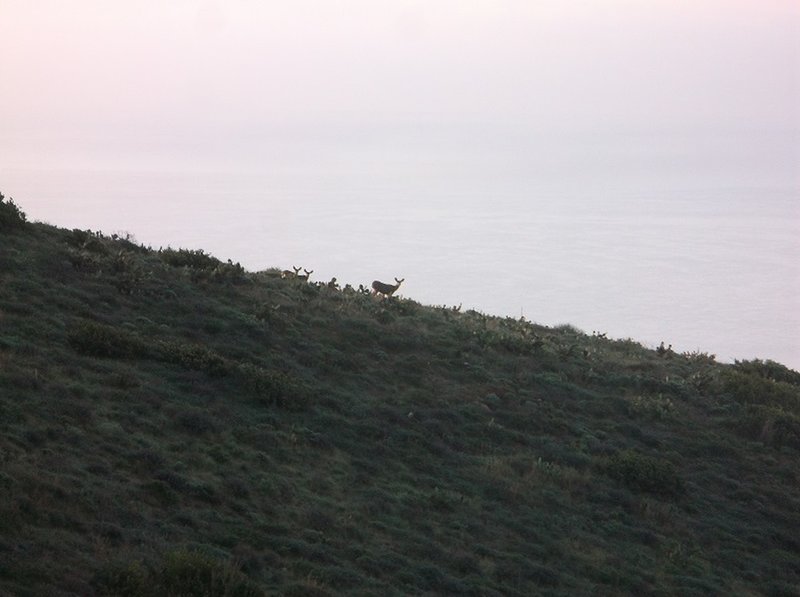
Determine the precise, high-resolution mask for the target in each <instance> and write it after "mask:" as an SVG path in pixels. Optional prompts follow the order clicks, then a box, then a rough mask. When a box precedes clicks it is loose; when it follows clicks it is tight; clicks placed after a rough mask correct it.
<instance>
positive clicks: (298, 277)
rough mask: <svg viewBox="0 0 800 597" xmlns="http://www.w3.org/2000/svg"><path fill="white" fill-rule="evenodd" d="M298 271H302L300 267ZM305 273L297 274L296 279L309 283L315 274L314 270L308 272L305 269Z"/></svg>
mask: <svg viewBox="0 0 800 597" xmlns="http://www.w3.org/2000/svg"><path fill="white" fill-rule="evenodd" d="M297 270H298V271H300V268H299V267H298V268H297ZM303 271H304V272H305V273H304V274H296V277H297V279H298V280H306V281H308V278H309V277H310V276H311V274H313V273H314V270H313V269H312V270H311V271H308V270H307V269H306V268H303Z"/></svg>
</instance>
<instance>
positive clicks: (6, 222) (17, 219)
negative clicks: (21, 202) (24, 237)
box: [0, 193, 28, 231]
mask: <svg viewBox="0 0 800 597" xmlns="http://www.w3.org/2000/svg"><path fill="white" fill-rule="evenodd" d="M27 222H28V218H27V216H26V215H25V212H23V211H22V210H21V209H20V208H19V206H18V205H17V204H16V203H14V200H13V199H11V198H10V197H9V199H8V201H6V200H5V196H4V195H3V193H0V230H3V231H12V230H20V229H22V228H25V226H26V225H27Z"/></svg>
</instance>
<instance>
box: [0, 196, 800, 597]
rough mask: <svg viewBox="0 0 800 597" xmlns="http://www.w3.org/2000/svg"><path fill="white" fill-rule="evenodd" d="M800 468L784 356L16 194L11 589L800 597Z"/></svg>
mask: <svg viewBox="0 0 800 597" xmlns="http://www.w3.org/2000/svg"><path fill="white" fill-rule="evenodd" d="M309 265H311V264H309ZM409 275H411V274H409ZM364 282H367V281H364ZM356 285H357V283H356ZM665 340H668V339H665ZM798 457H800V374H798V373H796V372H794V371H792V370H789V369H787V368H786V367H784V366H782V365H779V364H776V363H774V362H770V361H766V362H762V361H751V362H741V363H736V364H734V365H723V364H719V363H716V362H715V360H714V358H713V356H711V355H707V354H697V353H693V354H675V353H673V352H672V351H671V350H669V349H661V350H656V351H654V350H649V349H647V348H645V347H643V346H641V345H640V344H638V343H636V342H634V341H632V340H612V339H609V338H606V337H605V336H604V335H602V334H592V335H587V334H584V333H582V332H580V331H578V330H576V329H574V328H572V327H570V326H562V327H557V328H549V327H545V326H541V325H536V324H533V323H530V322H527V321H524V320H517V319H510V318H498V317H492V316H489V315H485V314H482V313H477V312H474V311H468V312H465V313H462V312H458V311H456V310H454V309H451V308H446V307H434V306H424V305H421V304H419V303H417V302H415V301H414V300H412V299H410V298H393V299H389V300H380V299H377V298H374V297H371V296H369V295H367V294H364V293H361V292H358V291H357V290H352V289H349V288H348V289H344V290H342V289H338V288H335V287H328V286H325V285H322V286H317V285H313V284H309V283H308V282H306V281H301V280H297V279H283V278H281V277H280V275H279V271H278V270H275V271H272V270H269V271H264V272H256V273H252V272H247V271H245V270H243V269H242V268H241V267H240V266H238V265H237V264H233V263H230V262H221V261H219V260H217V259H215V258H214V257H211V256H209V255H207V254H205V253H203V252H202V251H187V250H171V249H167V250H162V251H153V250H150V249H147V248H144V247H141V246H137V245H136V244H135V243H133V242H131V241H130V240H129V239H125V238H118V237H113V236H112V237H107V236H104V235H102V234H99V233H93V232H88V231H80V230H73V231H70V230H63V229H59V228H55V227H52V226H48V225H44V224H38V223H37V224H31V223H28V222H26V221H25V218H24V215H23V214H22V213H21V212H20V211H19V210H18V208H17V207H16V206H15V205H14V204H13V203H9V202H7V201H2V200H0V594H3V595H48V596H49V595H81V596H91V595H126V596H136V595H236V596H256V595H273V594H275V595H339V594H352V595H376V596H377V595H381V596H382V595H422V594H427V595H476V596H477V595H576V594H602V595H613V594H631V593H638V594H650V595H694V594H697V595H700V594H736V595H797V594H800V493H798V488H800V460H798Z"/></svg>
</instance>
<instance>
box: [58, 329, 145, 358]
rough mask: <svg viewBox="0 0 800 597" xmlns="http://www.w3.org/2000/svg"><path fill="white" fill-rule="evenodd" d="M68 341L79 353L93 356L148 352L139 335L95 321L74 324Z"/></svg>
mask: <svg viewBox="0 0 800 597" xmlns="http://www.w3.org/2000/svg"><path fill="white" fill-rule="evenodd" d="M67 342H68V343H69V344H70V346H72V348H74V349H75V350H76V351H78V352H79V353H81V354H84V355H87V356H93V357H104V358H116V359H125V358H133V357H139V356H144V355H145V353H146V346H145V343H144V342H143V341H142V340H141V339H140V338H139V337H138V336H136V335H134V334H132V333H130V332H126V331H124V330H121V329H118V328H115V327H112V326H109V325H104V324H101V323H96V322H93V321H82V322H80V323H78V324H76V325H74V326H73V327H72V328H71V329H70V330H69V332H68V333H67Z"/></svg>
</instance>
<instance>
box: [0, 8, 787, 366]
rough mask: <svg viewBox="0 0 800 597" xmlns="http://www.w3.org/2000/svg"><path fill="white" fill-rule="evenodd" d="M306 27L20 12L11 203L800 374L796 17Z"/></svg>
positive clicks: (346, 17)
mask: <svg viewBox="0 0 800 597" xmlns="http://www.w3.org/2000/svg"><path fill="white" fill-rule="evenodd" d="M300 4H301V5H302V7H304V8H305V9H311V8H313V9H318V10H316V11H314V10H312V11H311V12H310V13H309V14H310V16H308V15H306V14H305V13H302V11H301V10H300V9H286V8H284V9H278V8H277V5H273V4H270V3H265V4H264V5H257V4H254V3H249V2H245V1H241V2H234V3H231V4H223V3H213V2H210V3H204V4H202V5H201V8H200V9H197V7H196V6H194V4H193V3H182V2H177V3H175V4H174V5H171V8H169V9H162V8H159V6H160V5H157V4H156V3H147V2H145V3H144V4H143V7H144V8H143V9H142V10H141V11H138V9H137V11H133V10H132V9H118V8H109V7H107V6H104V5H103V4H102V3H95V2H78V3H76V4H75V5H74V6H73V8H74V7H75V6H77V7H78V8H77V9H75V10H74V11H73V12H71V13H70V14H63V13H62V14H59V12H58V8H57V7H58V3H49V2H44V3H42V6H46V7H49V10H39V11H38V12H37V10H34V9H31V8H28V5H27V4H26V3H17V2H0V15H3V14H5V16H6V17H13V18H6V19H5V20H3V19H0V34H3V35H0V39H4V40H5V41H3V42H0V56H2V58H0V75H2V76H3V80H5V81H9V83H10V84H9V85H7V89H10V90H16V93H11V94H10V95H7V92H4V94H3V101H2V102H0V191H2V192H4V193H5V194H6V195H11V196H12V197H14V198H15V199H16V200H17V201H18V202H19V203H20V204H21V205H22V207H23V209H25V210H26V211H27V212H28V214H29V215H30V216H31V217H32V218H34V219H39V220H43V221H47V222H50V223H53V224H56V225H59V226H65V227H81V228H93V229H101V230H103V231H105V232H107V233H111V232H118V231H128V232H131V233H132V234H133V235H134V236H135V237H136V239H137V240H138V241H139V242H142V243H144V244H148V245H152V246H154V247H156V248H157V247H158V246H167V245H171V246H173V247H176V246H182V247H189V248H203V249H205V250H207V251H210V252H212V253H213V254H214V255H216V256H217V257H220V258H222V259H227V258H230V259H232V260H233V261H240V262H241V263H242V264H243V265H245V266H246V267H247V268H248V269H251V270H260V269H265V268H267V267H272V266H276V267H281V268H286V267H289V266H291V265H298V266H304V267H306V268H308V269H313V270H314V274H313V276H312V279H318V280H323V281H327V280H329V279H330V278H331V277H333V276H335V277H337V279H338V280H339V281H340V282H341V283H351V284H353V285H355V286H357V285H358V284H360V283H363V284H367V285H368V284H369V283H370V282H371V281H372V280H373V279H376V278H377V279H382V280H384V281H391V280H392V278H393V277H395V276H397V277H405V279H406V281H405V284H404V285H403V287H402V289H401V293H402V294H403V295H405V296H408V297H410V298H413V299H415V300H418V301H420V302H423V303H428V304H447V305H458V304H460V303H461V304H463V309H468V308H474V309H477V310H480V311H484V312H487V313H491V314H497V315H509V316H513V317H519V316H520V315H524V316H525V317H526V318H527V319H529V320H532V321H535V322H538V323H543V324H546V325H556V324H561V323H570V324H573V325H576V326H577V327H579V328H581V329H582V330H584V331H586V332H589V333H590V332H592V331H595V330H596V331H599V332H605V333H608V335H609V336H611V337H632V338H634V339H635V340H638V341H642V342H644V343H645V344H649V345H652V346H655V345H657V344H658V343H659V342H661V341H664V342H665V343H667V344H670V343H671V344H672V345H673V347H674V348H675V349H676V350H678V351H692V350H700V351H704V352H710V353H715V354H716V355H717V356H718V358H720V359H722V360H732V359H734V358H739V359H741V358H754V357H759V358H771V359H775V360H778V361H781V362H783V363H785V364H787V365H789V366H792V367H793V368H795V369H798V368H800V309H798V296H800V259H798V255H800V240H799V239H800V234H798V232H799V231H800V134H799V133H798V131H800V122H799V121H798V112H797V107H796V106H797V105H800V101H797V102H795V101H794V100H800V98H798V91H797V90H798V72H797V67H798V64H800V60H798V46H797V43H796V40H795V38H793V37H792V34H793V33H795V32H796V29H797V23H798V17H797V10H796V8H795V7H794V5H793V4H791V3H788V2H766V3H755V2H753V3H749V2H738V3H736V2H734V3H724V6H725V7H727V9H728V10H727V11H718V10H717V9H721V7H722V6H723V3H717V2H711V1H706V2H699V3H694V4H691V5H690V4H688V3H687V4H682V3H677V4H674V3H673V4H672V5H670V4H667V3H661V2H653V3H652V6H651V7H650V8H649V9H643V8H641V7H639V8H633V6H632V5H628V4H627V3H623V2H611V4H610V5H611V6H612V10H609V11H606V10H600V9H599V8H597V7H595V6H594V5H592V4H591V3H578V2H574V3H571V2H567V3H555V2H545V3H543V4H542V5H541V6H542V7H544V9H542V14H539V13H537V12H536V11H535V10H534V9H532V8H531V7H530V5H529V4H524V3H519V4H517V3H513V2H511V3H508V4H504V5H503V8H502V10H501V9H497V8H495V6H496V3H495V4H493V3H488V2H487V3H480V2H478V3H476V4H475V5H474V6H473V7H472V10H471V11H470V10H464V9H462V8H459V6H460V5H458V4H457V3H451V2H443V3H441V4H436V3H434V5H433V6H434V7H433V8H432V9H426V5H425V4H423V3H415V2H409V3H400V4H399V5H398V6H399V9H397V8H396V7H395V8H393V7H391V6H389V5H388V4H386V5H384V4H381V3H377V5H372V6H373V7H372V8H369V6H371V5H369V4H366V3H361V2H352V3H345V4H344V5H343V6H344V8H343V9H342V11H341V14H339V13H331V12H326V9H323V8H321V7H322V6H323V4H320V3H313V2H305V3H300ZM230 6H233V8H230ZM264 6H266V7H267V8H264ZM374 6H378V7H379V8H375V7H374ZM606 6H609V5H608V4H606ZM301 13H302V14H301ZM318 13H320V14H318ZM75 14H77V15H78V16H75ZM656 17H657V18H656ZM15 21H16V24H17V25H18V26H17V27H12V26H10V25H9V24H10V23H13V22H15ZM287 23H288V25H287ZM22 25H25V26H22ZM284 26H285V27H284ZM286 27H288V28H289V29H291V31H286V30H285V29H286ZM37 28H38V29H37ZM37 32H38V34H40V35H41V37H40V38H39V39H40V40H42V43H43V44H44V49H42V45H41V44H38V45H37V43H36V42H37ZM312 34H313V35H312ZM46 40H49V41H46ZM45 41H46V43H45ZM47 43H50V44H51V46H52V47H50V48H48V47H47ZM127 50H130V52H128V51H127ZM9 52H11V53H9ZM129 54H130V55H129ZM108 55H111V56H112V57H113V60H110V59H109V58H108ZM9 56H11V57H12V58H11V59H10V58H9ZM67 65H68V66H69V68H70V69H71V71H70V72H71V73H72V75H73V77H72V78H70V77H68V76H64V75H63V74H62V75H59V76H58V77H56V78H55V79H53V80H48V75H50V76H55V75H54V73H55V72H56V71H57V70H58V69H59V68H61V69H62V70H63V69H64V68H65V67H66V66H67ZM148 69H149V70H148ZM206 71H208V72H206Z"/></svg>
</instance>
